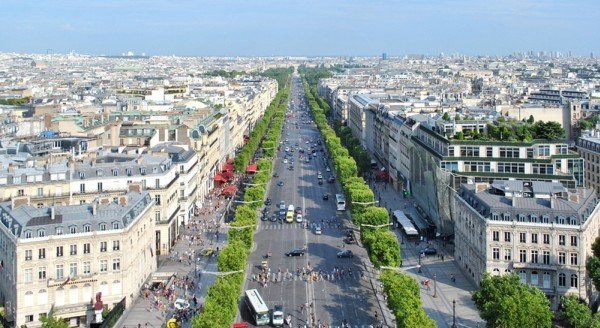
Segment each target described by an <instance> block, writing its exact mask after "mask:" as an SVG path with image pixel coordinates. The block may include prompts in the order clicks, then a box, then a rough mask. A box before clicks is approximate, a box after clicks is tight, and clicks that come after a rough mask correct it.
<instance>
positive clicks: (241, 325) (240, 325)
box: [231, 322, 248, 328]
mask: <svg viewBox="0 0 600 328" xmlns="http://www.w3.org/2000/svg"><path fill="white" fill-rule="evenodd" d="M231 327H232V328H248V324H247V323H245V322H236V323H234V324H232V325H231Z"/></svg>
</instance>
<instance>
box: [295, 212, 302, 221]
mask: <svg viewBox="0 0 600 328" xmlns="http://www.w3.org/2000/svg"><path fill="white" fill-rule="evenodd" d="M302 221H303V219H302V214H296V222H298V223H302Z"/></svg>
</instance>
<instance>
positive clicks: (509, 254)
mask: <svg viewBox="0 0 600 328" xmlns="http://www.w3.org/2000/svg"><path fill="white" fill-rule="evenodd" d="M511 260H512V252H511V249H510V248H505V249H504V261H511Z"/></svg>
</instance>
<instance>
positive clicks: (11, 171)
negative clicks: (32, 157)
mask: <svg viewBox="0 0 600 328" xmlns="http://www.w3.org/2000/svg"><path fill="white" fill-rule="evenodd" d="M13 172H15V167H14V166H13V163H8V173H13Z"/></svg>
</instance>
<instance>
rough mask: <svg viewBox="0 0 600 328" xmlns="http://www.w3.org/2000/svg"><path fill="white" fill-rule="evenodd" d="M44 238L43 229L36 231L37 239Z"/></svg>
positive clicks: (44, 231) (44, 232)
mask: <svg viewBox="0 0 600 328" xmlns="http://www.w3.org/2000/svg"><path fill="white" fill-rule="evenodd" d="M45 236H46V230H44V229H40V230H38V237H45Z"/></svg>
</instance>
